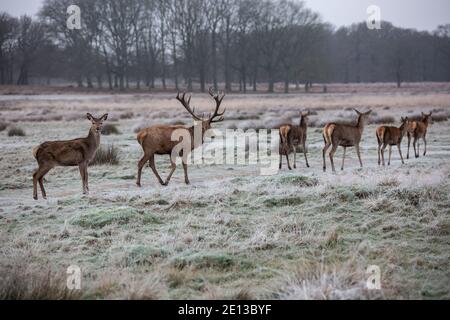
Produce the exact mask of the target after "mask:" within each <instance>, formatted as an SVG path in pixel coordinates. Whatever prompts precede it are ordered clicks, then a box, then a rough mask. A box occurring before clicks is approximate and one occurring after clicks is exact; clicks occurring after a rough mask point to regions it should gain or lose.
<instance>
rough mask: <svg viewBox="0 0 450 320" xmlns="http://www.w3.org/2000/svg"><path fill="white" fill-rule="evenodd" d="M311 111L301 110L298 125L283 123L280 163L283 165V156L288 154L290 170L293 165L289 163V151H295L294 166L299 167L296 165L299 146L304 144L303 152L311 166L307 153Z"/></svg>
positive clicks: (307, 164) (281, 128)
mask: <svg viewBox="0 0 450 320" xmlns="http://www.w3.org/2000/svg"><path fill="white" fill-rule="evenodd" d="M309 115H310V112H309V111H307V112H300V124H299V125H298V126H297V125H291V124H287V125H282V126H281V127H280V148H279V154H280V165H279V168H280V169H281V166H282V158H283V155H285V156H286V160H287V165H288V168H289V170H292V168H291V165H290V163H289V153H290V152H294V168H297V165H296V162H297V161H296V153H297V147H298V146H299V145H302V148H303V154H304V155H305V161H306V166H307V167H308V168H309V163H308V157H307V155H306V138H307V135H306V134H307V130H308V116H309Z"/></svg>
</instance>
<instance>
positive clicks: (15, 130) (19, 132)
mask: <svg viewBox="0 0 450 320" xmlns="http://www.w3.org/2000/svg"><path fill="white" fill-rule="evenodd" d="M25 136H26V134H25V131H24V130H23V129H22V128H19V127H12V128H10V129H9V130H8V137H25Z"/></svg>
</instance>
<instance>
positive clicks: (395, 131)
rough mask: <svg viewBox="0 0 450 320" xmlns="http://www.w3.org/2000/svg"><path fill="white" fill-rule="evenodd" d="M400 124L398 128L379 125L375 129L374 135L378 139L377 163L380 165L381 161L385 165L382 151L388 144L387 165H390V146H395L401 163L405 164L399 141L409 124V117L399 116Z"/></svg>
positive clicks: (400, 141)
mask: <svg viewBox="0 0 450 320" xmlns="http://www.w3.org/2000/svg"><path fill="white" fill-rule="evenodd" d="M401 122H402V124H401V125H400V127H399V128H396V127H388V126H381V127H378V128H377V130H376V136H377V141H378V165H381V163H383V166H384V165H385V162H384V151H385V150H386V147H387V146H389V160H388V166H390V165H391V153H392V146H397V148H398V153H399V154H400V159H402V164H405V161H404V160H403V155H402V148H401V143H402V140H403V137H404V136H405V134H406V132H407V131H408V126H409V119H408V117H406V118H403V117H402V118H401Z"/></svg>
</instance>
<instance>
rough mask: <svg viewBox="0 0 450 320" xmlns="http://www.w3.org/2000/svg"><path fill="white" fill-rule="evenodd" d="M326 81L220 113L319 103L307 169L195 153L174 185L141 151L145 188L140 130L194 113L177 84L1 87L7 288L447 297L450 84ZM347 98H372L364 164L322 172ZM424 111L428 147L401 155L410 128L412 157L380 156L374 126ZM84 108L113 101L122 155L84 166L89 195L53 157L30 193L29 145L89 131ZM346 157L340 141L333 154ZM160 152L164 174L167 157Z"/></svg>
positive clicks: (110, 142) (114, 137)
mask: <svg viewBox="0 0 450 320" xmlns="http://www.w3.org/2000/svg"><path fill="white" fill-rule="evenodd" d="M328 89H329V90H328V91H329V93H327V94H323V93H319V92H320V91H318V92H317V93H314V92H313V93H310V94H295V93H294V94H286V95H285V94H263V93H255V94H248V95H241V94H228V95H227V96H226V97H225V99H224V102H223V106H225V107H226V108H227V111H226V113H225V119H226V121H225V122H223V123H221V124H219V125H217V126H216V128H217V129H219V130H224V129H227V128H228V129H244V130H245V129H249V128H250V129H262V128H269V129H270V128H276V127H277V126H279V125H280V124H282V123H291V122H292V123H297V122H298V121H299V112H300V111H301V110H306V109H308V110H311V111H312V113H313V115H312V116H311V117H310V128H309V131H308V142H307V146H308V157H309V163H310V165H311V168H309V169H308V168H306V166H305V163H304V159H303V155H302V154H300V153H299V154H298V155H297V169H295V170H293V171H288V170H287V169H286V162H285V160H284V159H283V169H282V170H281V171H280V172H278V174H276V175H272V176H261V175H260V174H259V168H258V166H254V165H237V164H236V165H234V164H206V163H205V164H193V165H190V166H189V177H190V181H191V185H185V184H184V178H183V170H182V167H181V166H179V167H178V168H177V171H175V174H174V176H173V178H172V180H171V182H170V184H169V185H168V186H165V187H164V186H161V185H159V184H158V183H157V180H156V178H155V177H154V175H153V173H152V172H151V170H150V168H149V167H148V166H146V167H145V168H144V171H143V178H142V185H143V186H142V188H138V187H137V186H136V185H135V179H136V171H137V162H138V160H139V159H140V157H141V156H142V149H141V147H140V146H139V144H138V143H137V141H136V132H137V131H138V130H139V129H140V128H144V127H146V126H149V125H152V124H157V123H167V124H186V125H190V124H191V123H192V121H191V119H190V118H189V115H188V113H187V112H186V111H185V110H184V109H183V108H182V107H181V105H180V104H179V103H178V102H177V101H176V100H175V99H174V96H175V94H173V93H130V94H114V95H112V94H107V93H103V92H99V93H95V94H89V93H85V92H72V93H70V92H62V93H60V94H53V93H52V92H48V93H47V92H44V93H43V94H41V95H36V94H34V93H36V92H32V93H31V94H28V93H26V94H23V92H10V90H11V88H3V89H2V90H0V92H2V93H10V94H8V95H1V96H0V119H1V121H0V130H1V132H0V145H1V150H2V153H1V155H0V159H1V161H0V173H1V176H2V179H1V180H0V240H1V244H2V245H1V248H0V298H2V299H27V298H42V299H54V298H55V299H58V298H68V299H71V298H73V299H449V298H450V184H449V178H450V163H449V160H448V159H449V156H450V125H449V122H448V118H449V117H450V85H449V84H435V85H431V84H422V85H417V84H416V85H410V86H408V85H405V86H404V88H403V89H395V88H394V85H391V86H390V87H389V86H387V85H386V86H377V85H360V86H354V87H347V88H341V87H338V86H336V87H333V86H332V85H330V86H329V88H328ZM192 104H193V105H195V106H196V108H197V110H198V111H200V112H210V111H211V109H212V108H213V103H212V101H211V99H210V98H209V96H208V95H207V94H201V93H194V94H193V98H192ZM352 108H358V109H359V110H361V111H365V110H368V109H371V110H373V115H372V118H371V122H370V124H369V125H368V126H367V127H366V128H365V131H364V134H363V138H362V143H361V147H362V160H363V163H364V168H362V169H361V168H359V163H358V159H357V157H356V152H355V150H354V149H349V150H348V151H347V158H346V168H345V170H344V171H342V172H341V171H338V172H337V173H336V174H333V173H331V171H330V170H329V171H327V172H326V173H324V172H323V170H322V147H323V139H322V134H321V128H322V126H323V125H324V124H325V123H326V122H327V121H355V119H356V114H355V112H354V111H352ZM430 111H433V115H434V122H433V124H432V125H431V127H430V128H429V132H428V154H427V156H426V157H423V156H422V154H421V156H420V158H418V159H415V158H414V157H410V159H409V160H406V149H407V139H406V137H405V138H404V140H403V143H402V150H403V154H404V156H405V162H406V163H405V165H402V164H401V161H400V159H399V155H398V153H397V150H396V148H393V153H392V154H393V160H392V163H391V166H389V167H388V166H386V167H379V166H378V164H377V143H376V137H375V129H376V127H377V126H378V125H381V124H388V125H396V126H399V122H400V117H401V116H408V117H413V116H419V115H420V114H421V112H430ZM86 112H90V113H92V114H94V115H100V114H103V113H105V112H108V113H109V119H108V120H107V122H106V123H108V124H112V125H114V128H115V129H111V128H112V127H110V132H108V133H109V134H107V135H103V136H102V140H101V145H102V147H103V148H107V147H108V146H110V147H112V146H114V149H115V150H117V152H118V154H117V159H116V160H117V161H113V162H111V163H108V164H97V165H92V166H90V167H89V179H90V180H89V182H90V194H89V195H88V196H83V195H82V192H81V180H80V177H79V171H78V168H76V167H73V168H67V167H66V168H61V167H58V168H55V169H53V170H52V171H50V173H49V174H48V175H47V176H46V190H47V196H48V199H47V200H43V199H42V198H41V197H40V199H39V200H38V201H35V200H33V198H32V174H33V172H34V170H35V169H36V167H37V164H36V160H35V159H34V158H33V156H32V148H33V147H35V146H37V145H38V144H40V143H42V142H44V141H48V140H63V139H72V138H76V137H82V136H86V135H87V133H88V130H89V127H90V123H89V122H88V120H86V119H85V115H86ZM106 123H105V124H106ZM12 129H14V130H15V132H16V133H17V132H18V131H22V132H21V133H20V132H19V134H12V133H11V134H10V132H11V130H12ZM18 129H21V130H18ZM14 130H13V131H14ZM208 143H213V142H211V141H206V144H208ZM411 149H412V148H411ZM277 150H278V149H277V148H275V150H274V152H277ZM421 150H423V144H422V145H421ZM386 154H387V153H386ZM411 155H413V151H412V150H411V151H410V156H411ZM291 159H292V157H291ZM341 159H342V149H338V152H337V153H336V158H335V161H336V164H337V168H339V167H340V161H341ZM156 160H157V167H158V170H159V172H160V174H161V176H162V177H163V179H164V178H165V177H166V176H167V174H168V172H169V169H170V162H169V158H168V156H159V157H157V158H156ZM327 166H328V169H330V164H329V159H328V157H327ZM39 196H40V194H39ZM70 265H77V266H79V267H80V268H81V271H82V281H81V290H74V291H69V290H67V289H66V276H67V275H66V269H67V267H68V266H70ZM370 265H377V266H379V268H380V270H381V290H368V289H367V286H366V280H367V278H368V275H367V274H366V269H367V267H368V266H370Z"/></svg>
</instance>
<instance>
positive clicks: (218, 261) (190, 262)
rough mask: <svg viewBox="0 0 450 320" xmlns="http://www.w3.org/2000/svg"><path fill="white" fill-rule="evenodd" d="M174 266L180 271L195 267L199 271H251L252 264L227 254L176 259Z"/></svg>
mask: <svg viewBox="0 0 450 320" xmlns="http://www.w3.org/2000/svg"><path fill="white" fill-rule="evenodd" d="M172 265H173V266H174V267H176V268H178V269H184V268H185V267H187V266H193V267H195V268H199V269H208V268H212V269H216V270H230V269H231V268H239V269H241V270H245V269H250V268H251V267H252V264H251V263H250V262H249V261H247V260H243V259H239V258H237V257H233V256H231V255H228V254H226V253H221V252H215V253H208V252H206V253H205V252H203V253H194V254H191V255H188V256H184V257H176V258H174V259H173V260H172Z"/></svg>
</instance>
